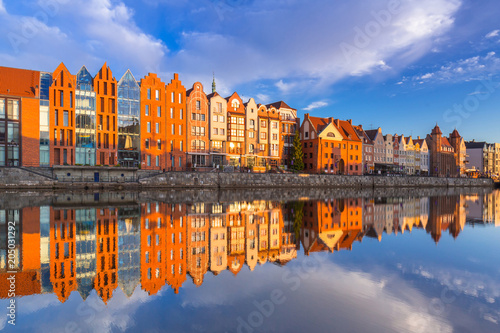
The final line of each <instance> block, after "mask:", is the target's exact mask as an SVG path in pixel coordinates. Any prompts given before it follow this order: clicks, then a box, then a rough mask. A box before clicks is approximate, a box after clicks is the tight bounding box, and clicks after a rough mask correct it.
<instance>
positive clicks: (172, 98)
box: [170, 91, 175, 103]
mask: <svg viewBox="0 0 500 333" xmlns="http://www.w3.org/2000/svg"><path fill="white" fill-rule="evenodd" d="M170 101H171V102H172V103H174V102H175V93H174V92H173V91H172V93H171V94H170Z"/></svg>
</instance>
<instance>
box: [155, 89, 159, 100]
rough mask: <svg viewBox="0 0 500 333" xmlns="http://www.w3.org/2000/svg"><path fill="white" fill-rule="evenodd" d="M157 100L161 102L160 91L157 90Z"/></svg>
mask: <svg viewBox="0 0 500 333" xmlns="http://www.w3.org/2000/svg"><path fill="white" fill-rule="evenodd" d="M155 93H156V96H155V97H156V100H157V101H159V100H160V91H159V90H156V92H155Z"/></svg>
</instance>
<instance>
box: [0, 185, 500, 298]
mask: <svg viewBox="0 0 500 333" xmlns="http://www.w3.org/2000/svg"><path fill="white" fill-rule="evenodd" d="M63 197H64V198H63V200H65V199H66V198H65V196H63ZM499 200H500V197H499V196H498V193H496V194H495V193H493V194H490V195H488V196H485V197H484V198H481V197H477V196H464V195H460V196H441V197H433V198H404V199H403V198H378V199H367V198H365V199H363V198H357V199H356V198H346V199H329V200H321V201H310V202H304V203H303V204H302V206H300V207H299V206H297V205H296V203H280V202H270V201H262V200H258V201H249V202H246V201H241V202H227V203H194V204H179V203H175V204H167V203H162V202H149V203H135V204H132V203H129V204H127V205H119V206H116V207H108V206H106V207H102V208H93V207H92V208H90V207H72V208H68V207H63V206H62V205H61V204H58V206H60V207H55V206H52V207H49V206H42V207H30V208H22V209H13V210H0V229H1V230H4V229H5V230H6V229H7V228H8V227H7V224H6V222H5V221H15V222H16V225H17V232H16V246H15V249H14V250H15V252H16V258H19V259H18V260H17V261H16V262H17V266H16V267H10V268H9V269H7V252H6V250H5V249H6V248H7V240H6V239H4V240H3V241H2V242H0V249H1V251H0V277H1V276H2V275H3V274H7V270H9V271H17V288H16V289H17V290H16V294H17V295H19V296H23V295H31V294H37V293H54V294H56V295H57V297H58V298H59V300H60V301H62V302H64V301H66V300H67V299H68V297H69V296H70V294H71V293H72V292H74V291H77V292H78V293H80V295H81V297H82V298H83V299H86V298H87V297H88V295H89V294H90V293H91V292H92V290H96V291H97V293H98V295H99V296H100V297H101V298H102V299H103V301H104V302H107V301H108V300H109V299H110V298H111V297H112V296H113V293H114V291H115V290H116V289H117V288H121V289H122V290H123V292H124V293H125V294H126V295H128V296H131V295H132V294H133V293H134V291H135V290H136V287H137V286H138V285H140V286H141V288H142V289H143V290H145V291H146V292H148V293H149V294H150V295H151V294H155V293H157V292H158V291H159V290H160V289H161V288H163V287H164V286H165V285H169V286H170V287H171V288H172V289H174V291H175V292H176V293H177V292H178V290H179V288H181V287H182V285H183V284H184V283H185V282H186V280H187V279H188V277H190V278H191V279H192V282H193V283H194V284H195V285H197V286H200V285H201V284H202V283H203V282H204V277H205V274H207V273H208V272H209V271H210V272H212V273H213V274H214V275H218V274H219V273H221V272H223V271H225V270H229V271H230V272H232V273H233V274H234V275H237V274H238V273H239V272H240V271H241V270H242V269H243V268H244V267H245V266H246V268H247V269H250V270H252V271H253V270H254V269H255V268H256V267H257V266H259V265H262V264H265V263H266V262H271V263H273V264H277V265H280V266H282V265H286V264H287V263H288V262H289V261H291V260H293V259H295V258H296V257H297V251H298V250H299V249H300V247H301V246H302V247H303V251H304V253H305V254H306V255H309V254H311V253H315V252H335V251H341V250H345V249H347V250H351V249H352V247H353V244H354V243H355V242H358V241H361V240H362V239H363V238H364V237H372V238H376V239H378V240H379V241H380V240H382V236H383V234H384V233H385V234H393V233H395V234H398V233H404V232H407V231H410V232H411V231H412V230H414V229H423V230H425V231H426V232H427V233H429V234H430V236H431V237H432V240H433V241H434V242H435V243H436V244H437V243H438V242H439V241H440V239H441V237H442V235H443V234H444V233H445V232H449V234H450V235H451V236H452V237H453V238H456V237H457V236H458V235H459V234H460V232H461V231H462V230H463V228H464V226H465V223H466V219H467V218H469V219H471V220H478V221H479V220H482V221H485V223H492V224H493V223H494V224H495V225H496V226H498V225H500V210H499V207H500V206H499V205H498V201H499ZM62 204H64V205H65V206H67V203H65V202H62ZM297 209H302V211H303V218H302V220H301V221H296V215H295V214H294V211H296V210H297ZM478 212H479V213H480V214H482V215H478V216H475V215H474V214H475V213H478ZM2 281H4V280H2ZM7 293H8V288H7V285H6V284H1V285H0V298H6V297H7Z"/></svg>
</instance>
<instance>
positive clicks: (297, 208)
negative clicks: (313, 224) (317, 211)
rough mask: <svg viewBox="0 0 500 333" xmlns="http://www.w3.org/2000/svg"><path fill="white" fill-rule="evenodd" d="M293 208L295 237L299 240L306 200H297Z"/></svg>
mask: <svg viewBox="0 0 500 333" xmlns="http://www.w3.org/2000/svg"><path fill="white" fill-rule="evenodd" d="M292 208H293V214H294V217H293V231H294V232H295V239H296V240H297V241H298V239H299V237H300V229H301V228H302V221H303V219H304V201H295V202H294V203H293V205H292Z"/></svg>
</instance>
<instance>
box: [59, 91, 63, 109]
mask: <svg viewBox="0 0 500 333" xmlns="http://www.w3.org/2000/svg"><path fill="white" fill-rule="evenodd" d="M59 106H60V107H63V106H64V91H62V90H61V91H60V92H59Z"/></svg>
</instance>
